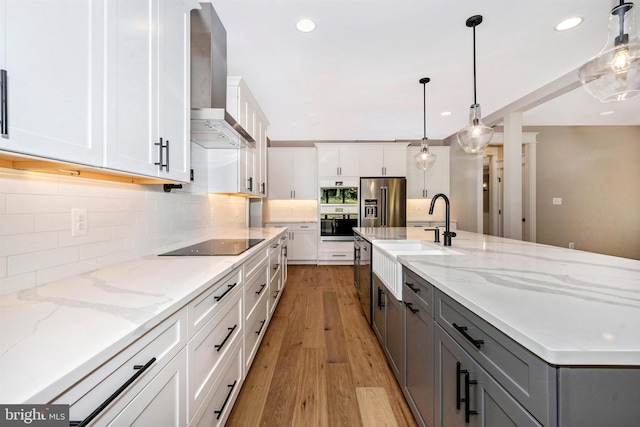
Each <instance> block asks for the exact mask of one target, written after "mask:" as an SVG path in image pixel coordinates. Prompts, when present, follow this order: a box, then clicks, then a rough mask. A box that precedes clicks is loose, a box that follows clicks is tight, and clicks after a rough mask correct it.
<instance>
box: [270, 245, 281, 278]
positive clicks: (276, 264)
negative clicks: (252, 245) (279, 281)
mask: <svg viewBox="0 0 640 427" xmlns="http://www.w3.org/2000/svg"><path fill="white" fill-rule="evenodd" d="M280 254H281V252H280V246H279V245H278V252H275V251H274V252H272V253H271V256H270V257H269V279H270V280H273V278H274V277H275V276H276V275H278V274H280V261H281V256H280Z"/></svg>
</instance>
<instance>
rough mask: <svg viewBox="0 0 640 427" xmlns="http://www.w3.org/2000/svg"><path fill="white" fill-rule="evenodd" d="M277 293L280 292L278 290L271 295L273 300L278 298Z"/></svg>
mask: <svg viewBox="0 0 640 427" xmlns="http://www.w3.org/2000/svg"><path fill="white" fill-rule="evenodd" d="M279 293H280V291H279V290H277V291H275V292H274V293H273V299H276V298H278V294H279Z"/></svg>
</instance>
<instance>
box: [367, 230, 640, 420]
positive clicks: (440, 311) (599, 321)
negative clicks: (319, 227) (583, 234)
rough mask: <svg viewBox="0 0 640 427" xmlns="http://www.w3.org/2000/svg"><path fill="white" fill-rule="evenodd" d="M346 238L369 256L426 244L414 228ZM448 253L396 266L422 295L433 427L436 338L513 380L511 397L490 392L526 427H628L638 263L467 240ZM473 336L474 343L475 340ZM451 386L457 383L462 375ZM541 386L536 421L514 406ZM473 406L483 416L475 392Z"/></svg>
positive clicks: (639, 349)
mask: <svg viewBox="0 0 640 427" xmlns="http://www.w3.org/2000/svg"><path fill="white" fill-rule="evenodd" d="M354 231H355V232H356V233H358V234H360V235H361V236H363V237H364V238H366V239H367V240H370V241H372V243H373V245H374V250H375V246H376V242H380V241H381V240H422V241H427V242H432V241H433V238H434V235H433V232H432V231H425V230H423V229H419V228H418V229H416V228H386V229H384V228H357V229H354ZM451 249H453V250H454V251H455V254H449V255H418V254H416V255H399V256H398V260H399V261H400V263H401V264H402V265H403V266H404V267H405V276H404V277H405V282H409V284H410V285H411V287H413V288H415V286H414V284H413V282H412V280H410V279H407V276H406V273H407V272H408V274H409V275H413V276H414V277H416V278H417V279H418V281H421V282H423V283H426V286H427V287H431V288H432V291H431V292H432V293H431V294H430V295H432V299H431V300H429V298H427V302H429V303H431V304H432V305H431V306H430V307H428V308H427V310H432V314H431V318H432V319H433V320H434V322H433V328H432V329H433V330H432V333H433V338H432V339H433V345H432V347H431V349H432V350H431V351H432V353H433V357H434V359H435V360H434V367H435V369H436V371H435V374H434V377H435V379H434V380H433V382H432V384H431V386H432V387H433V388H434V389H436V390H435V395H436V403H435V407H436V410H435V412H436V418H435V420H436V422H435V424H436V425H440V422H441V421H442V420H443V419H446V418H447V414H442V405H443V403H442V402H441V400H442V399H440V400H439V399H438V390H437V389H438V388H444V385H443V384H441V382H442V381H444V380H443V378H444V374H443V373H442V372H439V371H438V369H439V367H442V366H444V365H446V360H444V356H443V355H444V354H445V353H448V350H446V348H447V346H446V345H442V340H439V339H438V337H441V338H443V339H445V338H446V339H449V338H452V337H453V338H454V339H455V341H456V342H457V341H461V343H460V347H462V348H464V349H465V351H464V352H462V351H461V352H460V353H459V354H460V355H462V356H464V355H468V356H469V355H470V357H471V359H470V360H472V361H474V363H475V362H476V361H477V362H482V363H485V364H489V365H491V366H490V367H489V368H487V367H486V366H484V367H482V366H481V367H482V369H483V372H484V370H486V371H488V372H489V373H492V372H494V374H493V378H497V379H498V380H501V379H504V380H505V381H506V380H508V381H512V380H513V381H512V382H513V383H514V384H515V386H514V388H513V390H512V389H511V388H510V385H509V384H507V385H505V384H504V381H503V382H501V381H498V383H499V384H500V387H501V388H505V389H506V390H507V391H509V393H508V394H509V396H515V398H516V400H519V401H520V404H522V405H523V406H525V408H526V409H528V410H529V411H530V412H533V413H534V414H535V415H536V417H534V419H533V421H532V424H531V425H539V424H540V425H599V424H597V423H598V420H609V421H610V423H609V424H610V425H633V424H624V422H628V420H634V421H633V422H634V423H637V420H638V419H640V409H638V406H637V404H636V403H633V402H637V401H638V399H640V387H638V386H637V384H638V383H639V382H640V332H639V331H640V261H636V260H630V259H624V258H617V257H611V256H605V255H599V254H594V253H588V252H582V251H576V250H569V249H564V248H559V247H553V246H547V245H541V244H535V243H529V242H523V241H517V240H510V239H503V238H498V237H493V236H486V235H480V234H475V233H468V232H458V235H457V237H455V238H454V239H453V244H452V247H451ZM374 263H375V261H374ZM374 270H375V267H374ZM405 286H406V285H405ZM411 287H409V289H411ZM404 292H405V293H407V296H408V297H409V296H411V295H409V294H413V293H412V292H411V291H410V290H407V288H405V291H404ZM423 294H424V291H423ZM403 299H405V298H404V297H403ZM406 301H408V299H405V304H406ZM414 307H415V306H414ZM412 310H413V309H412ZM409 313H410V312H409V311H407V312H406V316H407V317H406V319H407V322H408V321H409V320H408V319H409V317H408V316H409ZM452 313H453V314H452ZM454 314H455V316H453V315H454ZM452 316H453V317H455V318H456V319H458V323H460V322H462V319H464V321H466V322H468V323H469V325H466V326H464V328H460V327H459V325H455V322H453V321H451V322H450V321H449V320H448V318H451V317H452ZM407 324H408V323H407ZM467 326H468V327H467ZM456 329H460V330H456ZM463 332H464V333H463ZM469 336H472V337H473V338H469ZM478 336H482V337H484V340H476V338H478ZM406 339H407V342H411V340H413V339H418V337H411V336H407V337H406ZM474 340H475V341H484V343H481V344H479V343H477V342H474ZM491 343H500V344H501V345H500V346H499V349H500V351H502V350H504V354H501V353H500V351H498V350H495V349H494V350H491V348H492V347H491ZM476 344H477V345H476ZM405 345H406V344H405ZM450 347H451V346H450ZM484 351H487V352H491V351H494V354H486V353H483V352H484ZM452 352H453V353H455V351H453V350H452ZM496 352H497V353H500V354H501V355H500V356H499V357H502V360H501V362H503V363H504V362H505V361H507V360H508V359H509V357H511V356H510V355H516V356H517V357H514V360H517V362H513V363H515V364H521V365H522V366H520V367H519V368H518V369H520V370H521V372H520V373H521V374H522V376H523V381H520V382H519V381H517V380H516V379H514V378H513V377H512V376H510V375H508V374H509V368H508V367H507V368H505V367H504V366H501V364H500V361H497V360H496V358H495V357H496V354H495V353H496ZM482 363H480V365H482ZM510 363H511V362H510ZM534 365H535V366H534ZM537 365H539V366H537ZM536 366H537V367H536ZM534 368H535V369H534ZM454 369H455V365H454ZM478 369H480V368H478ZM492 370H493V371H492ZM462 371H464V369H463V370H462ZM462 371H460V372H462ZM470 371H471V370H470ZM505 372H506V373H507V374H505ZM410 375H411V374H410V373H408V372H407V373H406V376H407V377H409V376H410ZM454 375H455V371H454ZM459 376H460V381H461V382H462V377H463V375H462V374H459ZM502 377H504V378H502ZM541 377H545V379H544V381H542V384H538V385H536V387H539V391H540V392H541V393H543V392H546V393H547V394H548V396H547V402H534V405H533V406H535V407H536V408H537V409H539V411H538V412H536V410H537V409H529V408H528V407H527V405H528V402H524V403H523V402H522V401H521V400H520V399H522V400H526V399H530V398H531V395H532V394H533V393H534V391H535V390H534V388H535V387H532V384H531V383H532V382H535V381H537V380H539V379H540V378H541ZM399 381H403V379H402V377H400V378H399ZM472 383H473V382H472ZM485 383H486V382H485ZM401 386H402V384H401ZM529 387H532V388H531V389H529ZM471 388H472V389H473V386H472V387H471ZM403 389H404V387H403ZM485 391H486V390H485ZM523 391H524V392H523ZM472 393H473V391H472ZM462 394H464V393H462ZM519 394H522V398H520V396H519ZM458 397H459V400H460V399H461V400H460V402H458V406H460V403H461V402H462V403H463V405H462V406H465V404H464V400H465V398H461V397H460V395H458ZM473 400H475V401H474V403H473V406H474V407H476V406H477V407H479V408H480V409H478V410H476V412H478V413H483V412H485V411H483V409H484V410H488V409H487V408H484V407H483V405H486V404H487V402H488V401H489V399H488V398H487V396H486V395H485V394H483V393H482V392H478V394H477V395H476V396H473ZM533 400H535V399H533ZM516 403H518V402H516ZM467 406H469V405H468V404H467ZM460 410H462V409H460ZM454 412H455V410H454ZM579 412H582V415H577V413H579ZM598 414H599V415H598ZM535 418H537V419H535ZM470 419H471V421H473V420H474V416H473V415H472V416H471V417H470ZM475 419H477V420H479V419H480V417H475ZM585 420H587V421H588V422H587V423H586V424H584V423H583V424H580V422H584V421H585ZM621 420H624V421H621ZM616 421H618V423H617V422H616ZM522 423H523V425H525V424H528V421H527V422H524V421H523V422H522ZM536 423H539V424H536ZM426 424H428V425H431V423H426ZM516 425H518V423H516Z"/></svg>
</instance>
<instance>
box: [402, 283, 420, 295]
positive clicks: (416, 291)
mask: <svg viewBox="0 0 640 427" xmlns="http://www.w3.org/2000/svg"><path fill="white" fill-rule="evenodd" d="M404 284H405V285H407V286H408V287H409V289H411V290H412V291H413V292H415V293H416V294H417V293H418V292H420V288H414V287H413V283H409V282H404Z"/></svg>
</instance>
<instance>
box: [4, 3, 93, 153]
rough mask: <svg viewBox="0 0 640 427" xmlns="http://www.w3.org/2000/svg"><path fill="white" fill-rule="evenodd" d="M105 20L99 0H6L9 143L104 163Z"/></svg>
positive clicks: (16, 148)
mask: <svg viewBox="0 0 640 427" xmlns="http://www.w3.org/2000/svg"><path fill="white" fill-rule="evenodd" d="M104 23H105V16H104V10H103V9H101V8H100V7H98V6H97V4H96V3H95V2H91V1H82V2H77V1H72V2H70V1H68V0H57V1H56V0H52V1H20V0H0V27H1V28H2V29H1V30H0V49H2V50H0V69H2V70H6V72H7V99H8V103H7V106H8V111H7V113H8V132H6V135H4V137H2V138H0V149H1V150H7V151H12V152H16V153H23V154H29V155H34V156H41V157H46V158H50V159H55V160H60V161H68V162H75V163H82V164H86V165H91V166H101V165H102V157H103V155H102V149H103V143H104V141H103V123H104V107H103V105H104V98H103V96H104V91H103V87H104V86H103V79H104V40H105V27H104Z"/></svg>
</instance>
